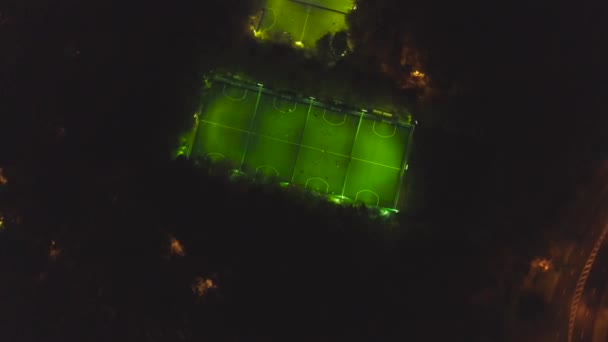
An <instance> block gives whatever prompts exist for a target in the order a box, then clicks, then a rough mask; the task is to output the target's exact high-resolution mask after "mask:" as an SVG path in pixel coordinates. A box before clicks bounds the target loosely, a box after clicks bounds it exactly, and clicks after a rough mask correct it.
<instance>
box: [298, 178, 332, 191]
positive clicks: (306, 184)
mask: <svg viewBox="0 0 608 342" xmlns="http://www.w3.org/2000/svg"><path fill="white" fill-rule="evenodd" d="M313 179H318V180H320V181H321V182H323V183H325V193H326V194H327V193H329V183H327V182H326V181H325V179H323V178H319V177H310V178H308V179H307V180H306V183H305V184H304V189H306V188H307V187H308V182H310V181H311V180H313Z"/></svg>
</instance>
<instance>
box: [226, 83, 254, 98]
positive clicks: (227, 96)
mask: <svg viewBox="0 0 608 342" xmlns="http://www.w3.org/2000/svg"><path fill="white" fill-rule="evenodd" d="M248 91H249V90H248V89H245V93H243V96H241V97H239V98H236V97H232V96H230V95H228V94H226V83H224V88H223V89H222V95H224V97H226V98H227V99H228V100H230V101H243V100H244V99H245V98H246V97H247V92H248Z"/></svg>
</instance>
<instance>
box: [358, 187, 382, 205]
mask: <svg viewBox="0 0 608 342" xmlns="http://www.w3.org/2000/svg"><path fill="white" fill-rule="evenodd" d="M362 192H371V193H372V194H374V196H376V206H379V204H380V196H378V194H377V193H376V192H375V191H371V190H361V191H359V192H357V195H355V202H357V199H359V194H360V193H362Z"/></svg>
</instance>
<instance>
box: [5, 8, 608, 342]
mask: <svg viewBox="0 0 608 342" xmlns="http://www.w3.org/2000/svg"><path fill="white" fill-rule="evenodd" d="M260 5H261V2H260V1H255V0H249V1H244V0H210V1H198V2H192V1H183V2H155V1H146V2H144V1H114V0H110V1H99V0H91V1H84V2H83V1H72V0H65V1H50V0H28V1H10V0H9V1H5V2H3V3H0V279H2V281H0V302H2V304H1V305H0V336H2V339H3V340H5V341H28V342H29V341H287V340H290V341H291V340H302V341H359V340H361V341H370V340H371V341H392V340H395V341H397V340H399V341H403V340H409V341H446V340H451V341H544V340H545V336H548V334H545V331H553V329H554V326H553V324H561V323H559V322H561V321H559V322H558V323H553V321H551V319H550V318H547V317H553V316H551V315H550V314H548V313H547V312H548V311H550V310H552V309H551V308H552V305H557V304H551V303H540V304H537V303H536V302H535V300H537V298H533V299H532V300H526V298H529V296H530V295H529V294H527V293H524V291H523V290H522V285H521V284H522V283H523V282H524V281H525V279H526V276H527V275H528V274H530V268H531V266H530V262H531V260H533V259H534V258H536V257H539V256H544V255H547V254H551V253H550V252H548V251H550V250H552V248H554V246H555V245H556V244H557V245H559V246H562V245H561V243H564V244H565V242H564V241H568V242H569V241H581V240H582V236H584V235H585V234H586V230H585V229H586V228H585V227H586V226H591V225H595V224H597V222H596V220H598V219H597V218H598V217H599V216H601V214H600V213H601V212H602V209H601V208H602V205H603V203H604V202H605V198H606V197H605V194H606V187H605V186H604V185H603V183H604V182H605V181H606V178H605V171H604V170H605V166H604V165H605V164H604V163H605V158H606V156H607V155H608V140H607V139H606V134H605V133H604V132H605V129H606V128H607V127H608V125H607V124H608V122H606V120H607V116H606V109H607V104H608V103H607V102H606V90H607V89H606V88H607V84H608V82H606V81H607V79H608V77H607V76H608V75H607V74H606V73H607V70H606V66H605V64H606V62H605V61H607V60H608V48H607V46H608V27H606V26H607V25H608V20H606V19H607V17H608V7H607V6H606V5H605V4H603V3H601V2H588V3H586V2H582V3H581V2H579V3H576V4H575V3H573V2H566V1H563V2H540V1H532V2H530V1H503V2H497V3H486V2H481V1H477V0H466V1H464V2H448V1H440V0H432V1H424V2H412V1H401V0H373V1H372V0H359V1H357V9H356V10H353V11H352V12H351V13H349V14H348V16H347V22H348V25H349V30H348V35H349V39H350V41H351V43H352V46H353V53H352V54H350V55H349V56H347V57H346V58H344V59H343V60H341V61H339V62H337V63H335V65H334V64H332V65H331V66H328V65H327V63H326V62H324V61H322V60H317V59H315V58H314V56H310V55H307V54H305V53H303V52H298V51H295V52H294V51H292V50H291V49H288V48H286V47H284V46H281V45H280V44H272V43H268V42H264V43H260V42H257V41H255V40H254V39H253V38H252V37H251V32H250V29H249V25H250V21H251V16H252V13H255V12H256V10H257V8H259V6H260ZM404 49H405V50H407V51H410V52H408V56H410V57H408V58H410V59H411V60H412V62H411V63H412V64H411V65H410V64H409V62H407V63H403V58H404V57H403V56H404V51H405V50H404ZM412 51H413V52H412ZM411 56H413V57H411ZM414 67H415V68H422V69H423V70H424V71H425V73H426V74H428V77H429V80H430V81H429V83H428V86H427V87H426V88H425V91H422V92H421V91H408V90H405V91H404V90H403V89H402V88H400V87H399V82H400V80H402V79H403V75H409V74H410V73H411V71H412V70H413V69H412V68H414ZM210 70H233V71H235V72H243V73H247V74H250V75H251V77H252V78H254V79H258V80H263V81H264V82H265V84H267V83H270V84H274V85H275V86H276V87H277V88H281V89H283V88H284V89H289V88H295V89H298V90H300V91H302V92H304V93H306V94H311V95H315V96H323V94H331V95H332V96H333V97H335V98H340V99H341V100H343V101H346V102H352V103H358V101H361V102H362V103H376V102H379V103H391V105H389V106H388V107H391V108H395V111H396V112H399V111H400V110H401V108H405V107H407V108H408V111H409V112H411V113H413V115H414V117H415V119H416V120H417V121H418V126H417V128H416V134H415V136H414V150H413V154H412V157H411V161H410V165H411V168H410V170H409V171H408V173H407V176H406V184H408V185H407V186H408V191H407V197H406V205H405V208H404V209H403V210H401V211H400V212H399V213H398V214H396V215H394V216H390V217H385V216H383V215H381V214H380V213H379V211H378V210H377V209H374V208H365V207H361V206H354V207H343V206H336V205H333V204H330V203H327V201H325V200H323V199H322V198H320V197H318V196H316V195H315V194H312V193H307V192H303V191H301V190H299V189H296V188H292V187H288V188H284V187H280V186H278V185H277V184H275V183H273V182H272V180H268V179H263V178H261V177H243V176H239V175H237V174H231V173H230V172H229V170H230V167H229V166H228V165H224V164H221V163H219V164H217V163H211V162H210V161H209V160H205V159H193V160H187V159H185V158H181V157H180V158H177V159H173V158H171V154H172V151H173V150H174V149H175V147H176V146H175V145H176V144H177V143H178V140H179V135H180V134H181V133H183V132H184V131H185V130H187V129H189V128H190V127H189V125H191V122H192V115H193V113H194V112H195V111H196V110H197V108H198V106H199V105H200V103H199V101H200V97H201V96H200V93H201V90H202V88H203V83H202V82H203V75H205V74H206V73H208V72H209V71H210ZM320 79H323V80H324V82H319V80H320ZM560 248H561V247H560ZM558 249H559V248H558ZM522 298H523V299H522Z"/></svg>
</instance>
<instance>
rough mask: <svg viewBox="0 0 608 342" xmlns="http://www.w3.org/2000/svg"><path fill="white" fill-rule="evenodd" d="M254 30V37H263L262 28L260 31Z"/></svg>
mask: <svg viewBox="0 0 608 342" xmlns="http://www.w3.org/2000/svg"><path fill="white" fill-rule="evenodd" d="M252 31H253V36H254V37H256V38H262V31H261V30H260V31H258V30H256V29H253V30H252Z"/></svg>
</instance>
